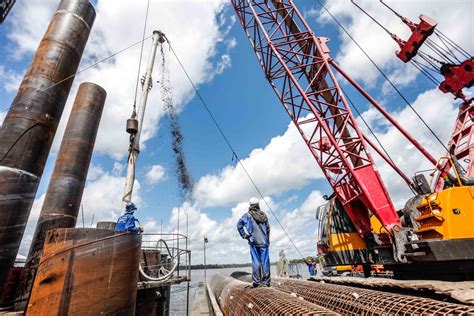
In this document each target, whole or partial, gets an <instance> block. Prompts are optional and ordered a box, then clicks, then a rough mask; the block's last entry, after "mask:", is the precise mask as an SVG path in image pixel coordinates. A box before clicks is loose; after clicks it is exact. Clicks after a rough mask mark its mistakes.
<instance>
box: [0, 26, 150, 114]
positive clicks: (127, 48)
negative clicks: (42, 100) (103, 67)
mask: <svg viewBox="0 0 474 316" xmlns="http://www.w3.org/2000/svg"><path fill="white" fill-rule="evenodd" d="M151 37H152V35H150V36H148V37H146V38H144V39H142V40H140V41H138V42H135V43H133V44H130V45H129V46H127V47H125V48H123V49H121V50H119V51H116V52H115V53H113V54H111V55H109V56H107V57H105V58H103V59H101V60H98V61H96V62H95V63H93V64H91V65H89V66H87V67H85V68H83V69H81V70H78V71H76V72H75V73H74V74H72V75H70V76H68V77H66V78H64V79H62V80H60V81H58V82H56V83H54V84H52V85H50V86H49V87H46V88H44V89H39V90H37V93H41V92H45V91H47V90H49V89H52V88H54V87H56V86H57V85H60V84H61V83H63V82H64V81H67V80H69V79H71V78H74V77H75V76H77V75H78V74H80V73H82V72H84V71H86V70H89V69H91V68H94V67H95V66H97V65H99V64H101V63H103V62H105V61H107V60H109V59H111V58H113V57H115V56H117V55H119V54H121V53H123V52H125V51H127V50H129V49H130V48H132V47H134V46H136V45H138V44H140V43H143V42H144V41H146V40H147V39H149V38H151ZM35 96H36V94H33V95H31V96H29V97H27V98H24V99H22V100H19V101H18V102H15V103H13V104H12V105H10V106H9V107H7V108H5V109H3V110H1V111H0V113H2V112H5V111H8V110H9V109H11V108H12V107H14V106H15V105H17V104H19V103H21V102H26V101H28V100H30V99H31V98H33V97H35Z"/></svg>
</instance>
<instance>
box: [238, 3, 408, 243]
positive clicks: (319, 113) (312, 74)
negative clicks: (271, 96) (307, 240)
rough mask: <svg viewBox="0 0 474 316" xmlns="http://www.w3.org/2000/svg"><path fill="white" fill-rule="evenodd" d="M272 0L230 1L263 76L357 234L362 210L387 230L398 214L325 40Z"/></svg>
mask: <svg viewBox="0 0 474 316" xmlns="http://www.w3.org/2000/svg"><path fill="white" fill-rule="evenodd" d="M272 2H273V4H274V7H275V8H272V7H271V4H270V1H267V0H252V1H250V0H232V4H233V6H234V9H235V11H236V12H237V16H238V18H239V20H240V22H241V24H242V26H243V28H244V30H245V32H246V34H247V37H248V38H249V40H250V43H251V45H252V46H253V49H254V51H255V53H256V55H257V58H258V60H259V61H260V65H261V66H262V68H263V71H264V73H265V75H266V77H267V80H268V81H269V83H270V85H271V86H272V88H273V89H274V91H275V93H276V94H277V96H278V98H279V99H280V101H281V102H282V104H283V106H284V108H285V110H286V111H287V113H288V114H289V116H290V118H291V119H292V121H293V123H294V124H295V126H296V127H297V129H298V131H299V132H300V134H301V136H302V137H303V139H304V141H305V143H306V145H307V146H308V148H309V150H310V152H311V154H312V155H313V157H314V158H315V159H316V161H317V162H318V164H319V166H320V167H321V169H322V171H323V173H324V175H325V176H326V178H327V179H328V181H329V183H330V184H331V186H332V188H333V189H334V192H335V194H336V195H337V197H338V199H339V200H340V202H341V203H342V204H343V205H344V209H345V210H346V212H347V214H348V216H349V218H350V219H351V221H352V222H353V223H354V225H355V226H356V228H357V230H358V232H359V233H360V234H361V235H362V236H364V237H366V238H367V237H368V236H367V235H368V234H369V235H370V234H371V226H370V221H369V211H371V212H373V213H374V214H375V215H376V216H377V218H378V219H379V220H380V222H381V223H382V225H383V226H384V227H385V228H386V229H387V230H388V231H390V232H392V228H393V227H394V226H397V227H399V225H400V222H399V218H398V216H397V213H396V211H395V208H394V206H393V204H392V201H391V200H390V196H389V195H388V192H387V189H386V188H385V185H384V184H383V182H382V180H381V177H380V175H379V173H378V171H377V169H376V168H375V165H374V161H373V159H372V157H371V155H370V153H369V151H368V150H367V143H366V142H365V140H364V136H363V135H362V133H361V131H360V130H359V128H358V127H357V123H356V120H355V118H354V116H353V115H352V113H351V111H350V109H349V105H348V103H347V100H346V97H345V96H344V93H343V91H342V89H341V87H340V85H339V83H338V81H337V79H336V75H335V70H334V67H333V66H332V64H331V62H332V59H331V57H330V55H329V49H328V47H327V46H326V42H327V41H328V39H327V38H324V37H317V36H316V35H315V34H314V33H313V32H312V31H311V29H310V28H309V26H308V24H307V23H306V21H305V20H304V18H303V16H302V15H301V13H300V12H299V11H298V10H297V8H296V7H295V5H294V4H293V2H292V1H291V0H281V1H276V0H275V1H272ZM282 13H283V14H282ZM397 229H398V228H397Z"/></svg>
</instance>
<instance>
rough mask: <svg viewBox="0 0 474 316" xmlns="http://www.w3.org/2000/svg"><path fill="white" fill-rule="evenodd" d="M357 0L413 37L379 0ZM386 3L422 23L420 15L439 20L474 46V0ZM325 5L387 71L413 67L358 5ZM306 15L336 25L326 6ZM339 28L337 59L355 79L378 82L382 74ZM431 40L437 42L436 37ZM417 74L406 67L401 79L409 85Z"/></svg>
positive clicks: (339, 0) (342, 1) (339, 1)
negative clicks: (403, 60) (396, 52)
mask: <svg viewBox="0 0 474 316" xmlns="http://www.w3.org/2000/svg"><path fill="white" fill-rule="evenodd" d="M357 3H358V4H359V5H360V6H361V7H363V8H364V9H365V10H366V11H367V12H369V14H370V15H372V16H374V17H375V18H376V19H377V20H378V21H379V22H380V23H381V24H382V25H384V26H385V27H387V28H388V29H389V30H390V31H391V32H393V33H395V34H397V35H398V36H399V37H400V38H402V39H407V38H408V37H409V34H410V30H409V28H408V27H407V26H406V25H405V24H403V23H402V22H401V21H400V19H399V18H398V17H396V16H395V15H394V14H393V13H391V12H390V11H389V10H388V9H387V8H385V7H384V6H383V5H382V4H381V3H380V2H379V1H357ZM386 3H387V4H389V5H390V6H391V7H392V8H394V9H395V10H397V11H398V12H399V13H401V14H402V15H404V16H406V17H408V18H409V19H411V20H412V21H414V22H415V23H418V22H419V19H418V16H419V15H420V14H425V15H428V16H430V17H432V18H434V19H435V20H437V21H438V26H437V28H438V29H439V30H441V31H442V32H443V33H445V34H446V35H447V36H449V37H450V38H451V39H453V40H454V42H456V43H459V44H461V46H463V47H464V48H465V49H466V50H467V51H472V50H473V49H474V41H473V40H472V37H471V33H470V32H469V30H472V29H473V28H474V23H473V21H472V19H471V18H470V14H471V12H472V2H471V1H464V0H456V1H436V2H435V4H433V3H430V2H427V1H423V0H415V1H403V2H401V1H394V0H387V1H386ZM325 5H326V7H327V8H328V9H329V11H330V12H331V13H332V14H333V15H334V16H335V17H336V18H337V19H338V20H340V21H341V22H342V24H343V25H344V26H346V28H347V30H348V32H349V33H350V34H351V35H352V36H353V37H354V38H355V40H357V41H358V43H359V44H360V45H361V46H362V47H363V48H364V50H366V51H367V53H368V54H369V55H370V56H371V57H372V58H373V59H374V61H375V62H376V63H377V64H378V65H379V66H381V67H382V68H383V69H384V70H386V71H388V72H389V73H392V72H393V71H400V70H399V69H400V68H411V67H412V66H411V65H406V64H404V63H403V62H402V61H401V60H399V59H398V57H397V56H395V51H398V50H399V46H398V45H397V44H396V43H395V41H394V40H393V39H392V38H391V37H390V36H389V35H388V34H387V33H385V31H384V30H383V29H382V28H380V27H379V26H377V25H376V24H375V23H374V22H373V21H372V20H370V18H369V17H367V16H366V15H364V14H363V13H362V12H361V11H360V10H359V9H357V8H356V7H355V6H354V5H352V4H351V3H349V2H348V1H346V0H331V1H326V4H325ZM306 16H307V17H308V18H316V17H317V19H318V23H331V24H333V25H335V24H334V21H333V20H332V18H331V17H330V16H329V15H328V14H327V13H326V11H324V9H321V10H316V8H313V9H311V10H309V11H308V12H306ZM453 21H456V25H455V26H453ZM335 27H337V26H335ZM338 31H339V33H340V34H341V36H342V46H341V47H340V50H339V53H338V54H337V55H336V56H333V57H335V60H336V61H337V62H338V63H339V65H340V66H341V68H342V69H344V70H345V71H346V72H348V73H349V74H350V75H351V76H352V77H353V78H354V79H356V80H363V81H364V82H365V83H367V84H374V81H375V80H376V79H377V78H378V76H379V74H378V71H377V70H376V69H375V68H374V67H373V66H372V65H371V63H370V61H369V60H368V59H367V58H366V57H365V56H364V55H363V53H362V52H361V51H360V50H359V48H358V47H357V46H356V45H355V44H354V43H353V42H352V41H351V40H350V39H349V38H348V37H347V36H346V35H345V34H344V33H343V32H342V31H341V30H339V29H338ZM318 35H324V34H318ZM431 39H432V40H435V41H436V38H435V37H434V36H432V37H431ZM330 46H331V45H330ZM403 71H405V70H403ZM416 75H417V72H415V71H412V70H406V72H405V78H404V80H401V81H399V84H400V85H408V84H409V83H412V82H413V80H414V79H415V77H416Z"/></svg>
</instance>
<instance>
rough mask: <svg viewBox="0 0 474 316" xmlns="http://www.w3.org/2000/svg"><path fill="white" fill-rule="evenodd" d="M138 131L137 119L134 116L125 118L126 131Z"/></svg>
mask: <svg viewBox="0 0 474 316" xmlns="http://www.w3.org/2000/svg"><path fill="white" fill-rule="evenodd" d="M137 132H138V120H137V119H136V118H134V117H132V118H129V119H128V120H127V133H129V134H132V135H133V134H136V133H137Z"/></svg>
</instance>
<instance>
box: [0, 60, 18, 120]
mask: <svg viewBox="0 0 474 316" xmlns="http://www.w3.org/2000/svg"><path fill="white" fill-rule="evenodd" d="M0 78H2V81H3V82H2V85H3V89H4V90H5V91H6V92H8V93H12V92H15V91H16V89H18V86H19V85H20V82H21V79H22V77H21V76H20V74H18V73H16V72H15V71H13V70H11V69H6V68H5V66H3V65H0ZM4 106H5V108H6V107H7V106H6V104H2V108H1V109H0V110H4V108H3V107H4ZM1 121H3V120H0V122H1Z"/></svg>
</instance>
